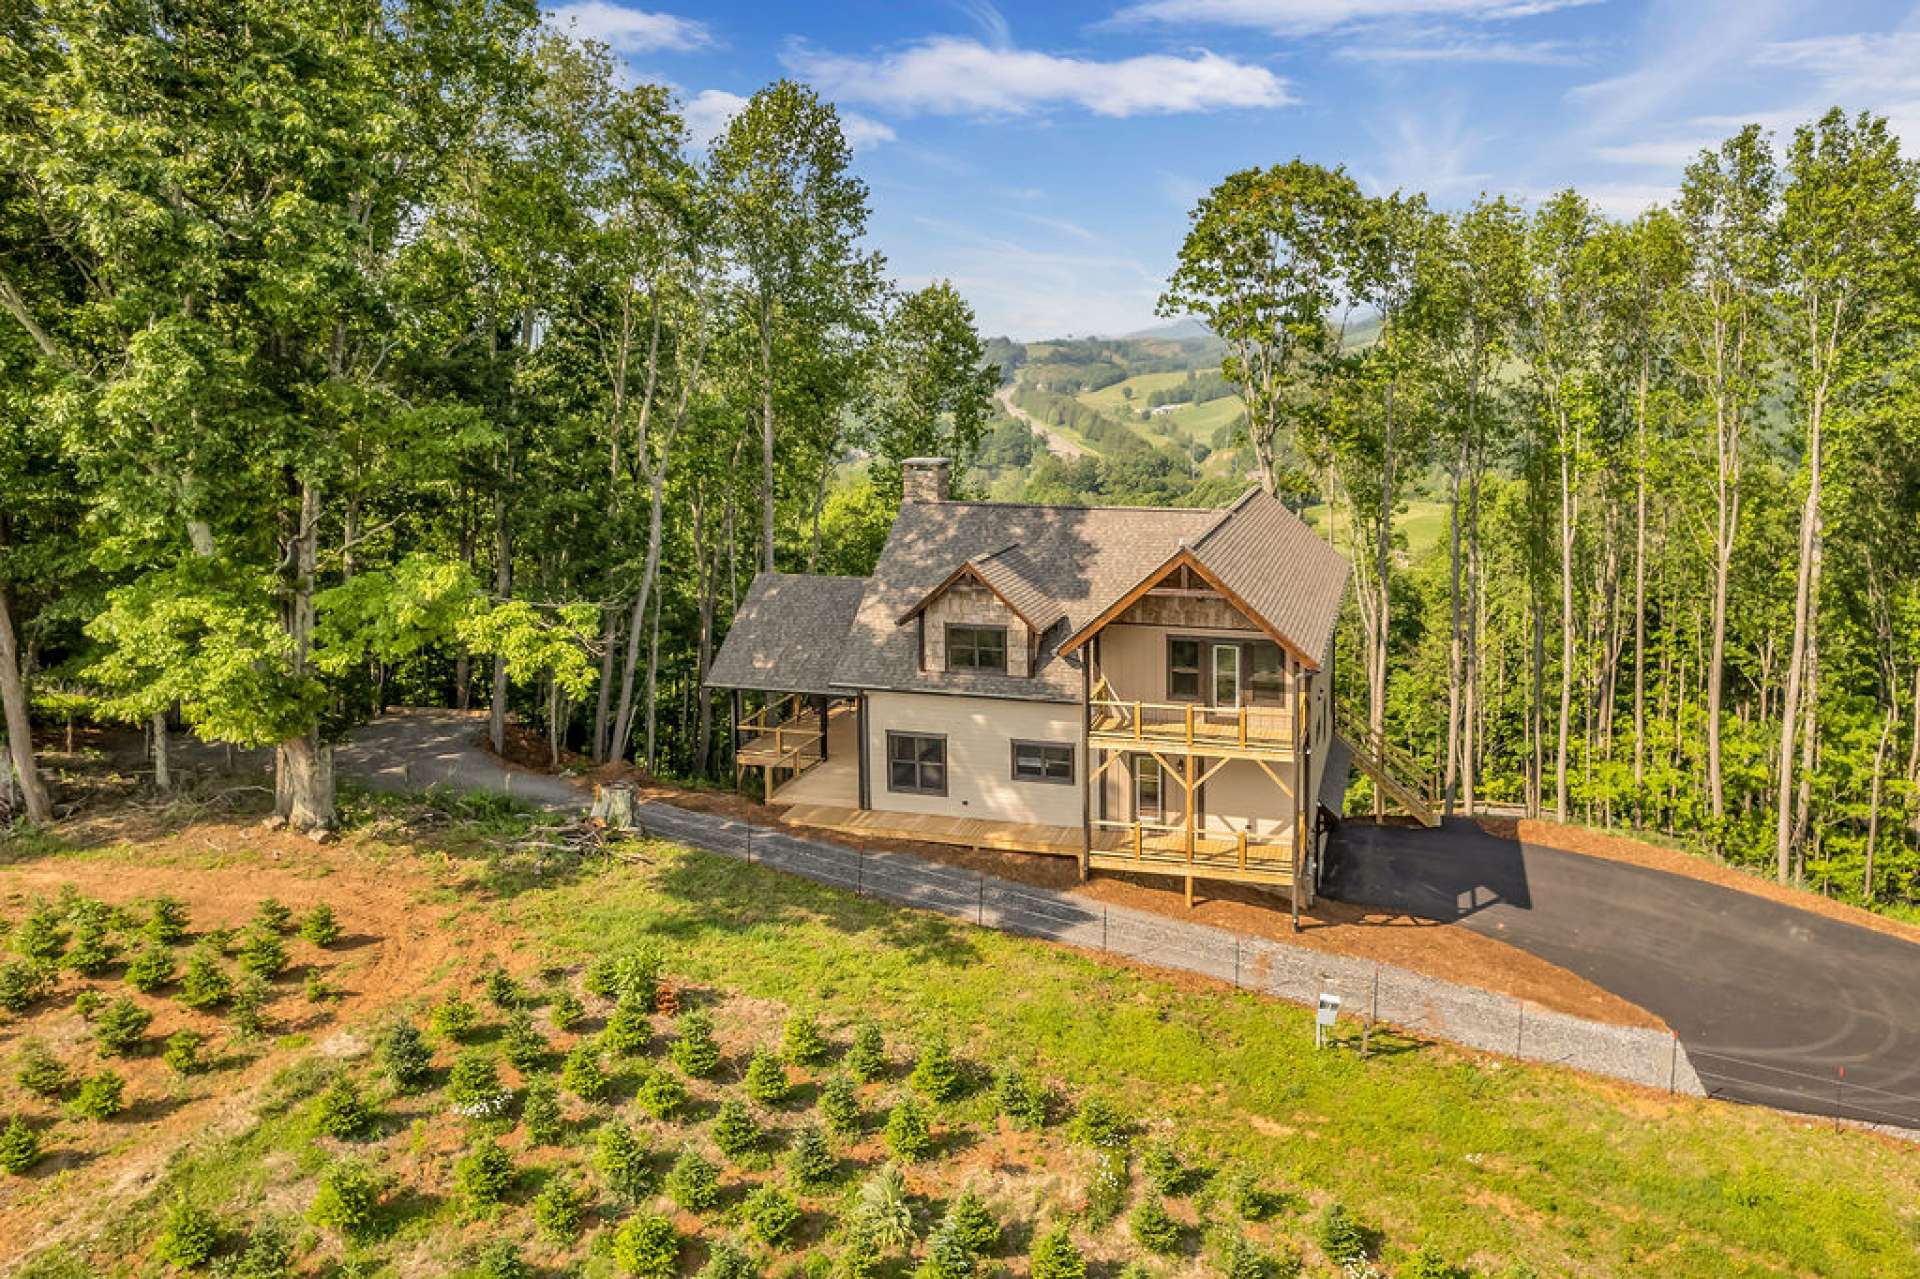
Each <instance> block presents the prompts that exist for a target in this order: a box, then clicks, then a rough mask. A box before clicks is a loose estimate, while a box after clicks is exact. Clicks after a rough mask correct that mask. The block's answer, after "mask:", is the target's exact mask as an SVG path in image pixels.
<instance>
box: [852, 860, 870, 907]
mask: <svg viewBox="0 0 1920 1279" xmlns="http://www.w3.org/2000/svg"><path fill="white" fill-rule="evenodd" d="M857 851H858V852H859V854H860V869H859V871H858V872H856V878H855V879H854V881H853V882H854V885H855V887H854V890H853V891H854V892H856V893H858V894H859V895H860V896H862V897H864V896H866V895H867V850H866V849H864V848H862V849H859V850H857Z"/></svg>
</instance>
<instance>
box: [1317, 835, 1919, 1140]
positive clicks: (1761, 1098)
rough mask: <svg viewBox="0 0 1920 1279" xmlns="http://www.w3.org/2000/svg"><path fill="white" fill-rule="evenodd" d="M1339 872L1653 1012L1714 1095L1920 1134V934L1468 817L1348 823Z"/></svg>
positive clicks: (1355, 896)
mask: <svg viewBox="0 0 1920 1279" xmlns="http://www.w3.org/2000/svg"><path fill="white" fill-rule="evenodd" d="M1330 867H1331V870H1332V874H1333V878H1332V880H1331V882H1330V884H1329V887H1328V890H1327V891H1328V895H1329V896H1332V897H1335V898H1338V899H1340V900H1342V901H1350V902H1359V903H1365V904H1368V905H1375V906H1385V907H1391V908H1395V909H1400V910H1405V911H1408V912H1411V913H1413V914H1418V915H1424V916H1427V917H1428V918H1431V919H1440V920H1450V921H1453V922H1456V923H1458V924H1459V925H1460V926H1461V927H1464V928H1470V929H1472V930H1473V931H1475V932H1478V933H1484V934H1486V935H1487V936H1489V937H1497V938H1499V939H1500V940H1502V941H1504V942H1508V943H1510V944H1512V945H1514V946H1518V947H1520V948H1521V949H1522V950H1525V951H1528V952H1530V953H1532V954H1535V955H1538V956H1540V957H1541V958H1542V959H1545V960H1547V961H1549V962H1551V963H1554V964H1558V965H1559V966H1560V967H1562V968H1566V969H1569V970H1571V971H1573V972H1576V973H1578V974H1580V975H1581V976H1583V977H1585V978H1587V979H1588V980H1589V981H1592V982H1594V983H1595V984H1596V985H1599V986H1603V987H1605V988H1606V989H1607V990H1610V991H1612V992H1613V993H1615V994H1617V995H1619V996H1621V997H1622V998H1624V999H1629V1000H1631V1001H1633V1002H1634V1003H1636V1004H1639V1005H1640V1006H1641V1007H1642V1008H1645V1009H1647V1010H1649V1011H1650V1012H1653V1013H1654V1014H1656V1015H1657V1016H1659V1017H1661V1018H1663V1019H1664V1020H1665V1021H1666V1023H1667V1024H1668V1025H1669V1026H1671V1027H1672V1028H1673V1029H1674V1031H1675V1033H1677V1034H1678V1035H1679V1036H1680V1041H1681V1043H1683V1044H1684V1045H1686V1049H1687V1052H1688V1054H1689V1055H1690V1056H1691V1057H1692V1059H1693V1064H1694V1068H1695V1069H1696V1070H1697V1071H1698V1072H1699V1074H1700V1079H1701V1082H1702V1083H1704V1084H1705V1085H1706V1086H1707V1089H1708V1091H1709V1092H1710V1093H1712V1094H1714V1095H1717V1096H1723V1097H1729V1098H1733V1099H1735V1100H1739V1101H1751V1102H1763V1103H1766V1104H1768V1105H1774V1106H1782V1107H1785V1108H1788V1109H1793V1110H1803V1111H1813V1112H1815V1113H1818V1114H1836V1113H1837V1114H1840V1115H1844V1116H1847V1117H1849V1118H1856V1119H1863V1120H1867V1121H1870V1122H1876V1123H1885V1124H1895V1125H1898V1126H1900V1127H1904V1128H1920V945H1916V944H1914V943H1912V942H1907V941H1903V940H1901V939H1899V938H1896V937H1889V936H1887V935H1885V934H1883V933H1876V932H1871V931H1869V930H1867V929H1864V928H1858V927H1855V926H1854V925H1852V924H1846V923H1841V922H1839V921H1838V920H1833V919H1828V918H1826V917H1825V916H1822V915H1815V914H1811V913H1809V912H1805V911H1800V910H1795V909H1793V908H1792V907H1790V906H1783V905H1780V904H1778V903H1775V902H1771V901H1768V900H1767V899H1765V898H1762V897H1756V896H1754V895H1753V894H1751V893H1743V892H1739V891H1736V890H1734V889H1730V888H1722V887H1719V886H1718V885H1715V884H1709V883H1705V882H1702V881H1700V880H1697V879H1688V878H1685V877H1683V876H1679V875H1670V874H1667V873H1666V872H1664V871H1657V870H1648V869H1646V868H1643V867H1639V866H1630V865H1626V864H1623V863H1620V862H1613V861H1606V860H1603V859H1601V858H1597V857H1584V856H1581V855H1580V854H1578V853H1567V852H1561V851H1559V850H1556V849H1550V848H1541V847H1539V846H1537V845H1533V844H1523V843H1520V842H1518V841H1516V840H1511V839H1502V838H1499V837H1497V836H1494V835H1490V834H1488V833H1487V832H1486V831H1484V830H1482V829H1481V828H1480V826H1479V825H1478V824H1477V823H1475V822H1471V821H1467V820H1463V819H1455V820H1452V821H1449V822H1447V823H1446V824H1445V825H1444V826H1442V827H1441V828H1440V829H1439V830H1418V829H1406V828H1401V827H1390V826H1374V825H1372V824H1370V823H1365V822H1351V823H1348V824H1347V825H1346V826H1344V827H1343V828H1342V830H1341V832H1340V834H1339V835H1338V836H1337V838H1336V841H1335V845H1334V849H1333V852H1332V856H1331V858H1330ZM1842 1068H1844V1070H1845V1077H1844V1079H1843V1078H1842V1077H1841V1075H1840V1071H1841V1069H1842Z"/></svg>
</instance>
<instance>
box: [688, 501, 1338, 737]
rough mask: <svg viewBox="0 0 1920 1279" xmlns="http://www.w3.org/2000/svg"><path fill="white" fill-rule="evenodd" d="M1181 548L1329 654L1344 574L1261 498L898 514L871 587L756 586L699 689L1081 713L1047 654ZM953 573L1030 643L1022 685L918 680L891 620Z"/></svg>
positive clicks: (782, 579) (802, 580) (901, 631)
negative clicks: (1221, 506)
mask: <svg viewBox="0 0 1920 1279" xmlns="http://www.w3.org/2000/svg"><path fill="white" fill-rule="evenodd" d="M1182 551H1185V552H1186V553H1187V554H1189V555H1191V556H1192V558H1193V560H1194V562H1195V563H1196V564H1198V565H1199V566H1200V568H1201V569H1202V570H1204V571H1205V572H1206V573H1207V574H1210V575H1211V576H1213V577H1214V578H1215V579H1216V580H1218V581H1219V582H1220V583H1221V584H1222V585H1223V586H1225V587H1226V588H1227V589H1228V590H1229V591H1231V592H1232V593H1233V594H1234V595H1235V596H1237V597H1238V598H1239V599H1240V600H1241V601H1242V603H1243V604H1244V605H1245V606H1246V607H1247V608H1248V609H1250V610H1251V611H1252V612H1254V613H1255V614H1257V616H1258V619H1259V620H1261V621H1264V622H1265V623H1266V624H1267V625H1268V626H1269V627H1271V628H1272V629H1273V630H1274V631H1275V632H1276V633H1277V634H1278V635H1279V636H1280V637H1282V638H1283V639H1284V640H1285V641H1287V643H1289V644H1290V645H1291V646H1292V647H1293V648H1295V649H1296V650H1297V651H1298V652H1300V653H1301V654H1302V655H1304V656H1305V657H1306V658H1307V660H1308V661H1309V662H1310V663H1312V664H1318V663H1319V662H1320V661H1321V659H1322V658H1323V657H1324V656H1325V654H1326V652H1327V647H1328V644H1329V643H1330V642H1331V639H1332V636H1333V628H1334V624H1335V623H1336V622H1337V621H1338V619H1339V615H1340V605H1341V601H1342V599H1343V597H1344V595H1345V592H1346V583H1347V574H1348V568H1347V562H1346V560H1345V559H1343V558H1342V557H1341V556H1340V554H1339V553H1338V552H1336V551H1335V550H1334V549H1333V548H1332V547H1331V546H1329V545H1327V544H1326V543H1325V542H1324V541H1322V540H1321V539H1320V537H1319V535H1318V534H1316V533H1315V532H1314V531H1313V530H1312V529H1311V528H1308V527H1307V525H1306V524H1305V523H1304V522H1303V521H1302V520H1301V519H1300V517H1299V516H1297V515H1295V514H1294V513H1293V512H1291V511H1289V510H1287V508H1286V507H1285V506H1283V505H1282V504H1281V503H1280V502H1279V501H1277V500H1276V499H1274V498H1273V497H1270V496H1268V495H1267V494H1266V493H1264V492H1262V491H1260V490H1258V489H1254V490H1252V491H1250V492H1248V493H1247V494H1245V495H1244V496H1242V497H1241V498H1240V499H1239V500H1238V501H1236V502H1234V503H1233V505H1231V506H1229V507H1227V508H1226V509H1225V510H1195V509H1192V508H1164V507H1137V506H1135V507H1076V506H1028V505H1018V504H1009V503H999V502H909V503H907V504H906V505H904V506H902V507H901V509H900V515H899V518H898V519H896V520H895V521H894V524H893V529H892V531H891V532H890V533H889V534H888V536H887V544H886V547H885V548H884V549H883V550H882V551H881V552H880V561H879V563H878V564H877V565H876V566H875V567H874V572H873V576H872V577H870V578H853V577H810V576H803V575H799V574H792V573H762V574H761V575H760V576H759V577H757V578H755V579H754V583H753V589H752V590H750V591H749V592H748V593H747V598H746V601H745V602H744V603H743V604H742V605H741V608H740V613H739V615H738V616H737V617H736V618H735V620H734V624H733V628H732V629H731V630H730V631H729V632H728V634H727V640H726V643H725V644H724V645H722V646H721V649H720V654H719V656H718V657H717V658H715V660H714V663H713V668H712V670H711V671H710V672H709V673H708V676H707V682H708V683H709V684H712V685H714V686H716V687H721V688H752V689H768V690H776V691H782V692H787V691H797V692H811V693H825V692H842V693H844V692H850V691H852V690H856V689H888V690H897V691H903V692H949V693H969V694H974V695H977V696H984V697H1008V698H1018V699H1022V700H1029V701H1066V702H1071V701H1078V700H1079V698H1080V694H1081V676H1080V666H1079V661H1078V659H1077V658H1072V657H1063V656H1061V655H1060V654H1059V652H1058V649H1059V646H1060V645H1061V644H1062V643H1063V642H1065V641H1066V640H1067V639H1068V637H1069V636H1073V635H1076V634H1077V633H1078V632H1079V631H1081V630H1082V629H1083V628H1085V627H1086V626H1087V625H1088V624H1089V623H1091V622H1093V621H1094V620H1096V619H1097V618H1099V617H1100V615H1101V614H1102V613H1103V612H1105V611H1107V610H1108V609H1109V608H1110V607H1112V606H1113V605H1115V604H1117V603H1118V602H1119V601H1120V600H1121V599H1123V598H1124V597H1125V596H1126V595H1127V594H1128V593H1129V592H1130V591H1132V590H1133V589H1134V588H1135V587H1137V586H1139V585H1140V583H1141V582H1142V581H1143V580H1144V579H1145V578H1147V576H1148V575H1149V574H1152V573H1154V572H1155V571H1156V570H1158V569H1161V568H1163V567H1165V566H1166V565H1167V564H1168V563H1169V562H1170V561H1171V560H1173V559H1174V557H1176V556H1177V555H1179V554H1180V553H1181V552H1182ZM962 570H969V571H971V572H973V573H975V574H977V575H978V576H979V577H980V579H981V580H982V581H984V582H986V583H987V585H988V586H989V587H990V588H992V589H993V590H994V591H995V592H997V593H998V594H999V595H1000V596H1001V597H1002V598H1003V599H1005V600H1006V601H1007V602H1008V603H1009V604H1010V605H1011V606H1012V607H1013V608H1014V609H1015V610H1016V611H1017V612H1019V613H1020V614H1022V615H1023V616H1025V617H1027V618H1028V619H1030V620H1031V621H1032V622H1033V623H1034V624H1035V625H1036V627H1037V628H1039V629H1040V631H1041V632H1042V637H1043V638H1042V642H1041V646H1040V653H1039V657H1038V660H1037V662H1036V663H1035V666H1034V674H1033V676H1032V677H1031V678H1023V677H1019V676H1009V675H998V674H994V673H993V672H990V671H922V670H920V669H919V664H920V647H919V637H918V634H917V631H916V628H915V627H913V626H911V625H902V620H903V619H905V618H909V617H911V615H912V614H913V613H914V612H915V611H917V610H918V608H919V607H920V606H922V605H923V604H924V603H925V602H926V601H927V599H928V596H929V595H930V594H931V593H932V592H933V591H934V590H935V589H936V588H938V587H939V586H941V585H942V584H943V583H945V582H947V581H949V580H950V579H952V578H953V577H954V576H955V575H956V574H957V573H959V572H961V571H962ZM1063 620H1064V621H1065V623H1066V624H1065V625H1064V626H1062V625H1060V624H1059V623H1060V622H1061V621H1063Z"/></svg>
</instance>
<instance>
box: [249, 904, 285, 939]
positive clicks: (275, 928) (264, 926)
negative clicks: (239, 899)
mask: <svg viewBox="0 0 1920 1279" xmlns="http://www.w3.org/2000/svg"><path fill="white" fill-rule="evenodd" d="M253 926H254V927H255V928H257V929H259V930H260V931H261V932H265V933H284V932H288V931H289V930H291V929H292V928H293V912H292V911H290V910H288V909H287V908H286V907H285V906H283V905H281V904H280V901H279V899H278V898H274V897H268V898H266V899H265V900H263V901H262V902H261V903H260V905H259V906H258V907H256V908H255V910H254V912H253Z"/></svg>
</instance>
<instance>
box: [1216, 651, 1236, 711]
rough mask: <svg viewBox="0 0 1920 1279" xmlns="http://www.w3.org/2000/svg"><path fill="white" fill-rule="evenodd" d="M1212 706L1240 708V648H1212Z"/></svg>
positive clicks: (1231, 708)
mask: <svg viewBox="0 0 1920 1279" xmlns="http://www.w3.org/2000/svg"><path fill="white" fill-rule="evenodd" d="M1213 704H1214V705H1215V706H1223V707H1226V708H1228V709H1230V710H1235V709H1238V708H1239V706H1240V646H1239V645H1238V644H1215V645H1214V646H1213Z"/></svg>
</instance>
